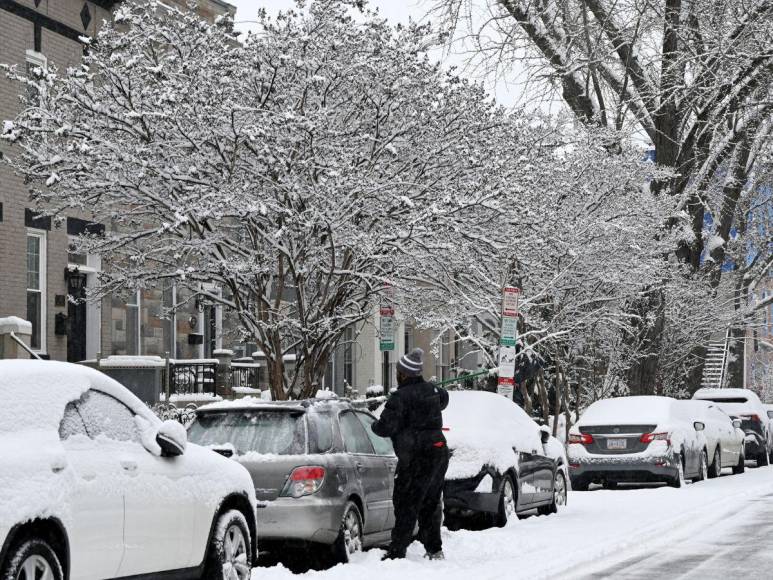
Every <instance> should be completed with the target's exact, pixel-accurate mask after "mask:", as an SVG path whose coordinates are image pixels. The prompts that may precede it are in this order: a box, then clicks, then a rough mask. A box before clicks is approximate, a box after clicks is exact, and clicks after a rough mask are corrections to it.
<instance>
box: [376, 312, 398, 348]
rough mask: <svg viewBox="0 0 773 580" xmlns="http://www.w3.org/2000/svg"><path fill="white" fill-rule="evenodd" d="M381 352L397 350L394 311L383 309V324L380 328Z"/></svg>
mask: <svg viewBox="0 0 773 580" xmlns="http://www.w3.org/2000/svg"><path fill="white" fill-rule="evenodd" d="M379 335H380V341H379V348H380V350H382V351H384V350H394V349H395V318H394V310H391V309H384V308H382V309H381V324H380V326H379Z"/></svg>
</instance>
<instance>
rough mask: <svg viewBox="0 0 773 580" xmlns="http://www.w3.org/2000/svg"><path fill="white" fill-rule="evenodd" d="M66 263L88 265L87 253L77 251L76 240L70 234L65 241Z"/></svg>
mask: <svg viewBox="0 0 773 580" xmlns="http://www.w3.org/2000/svg"><path fill="white" fill-rule="evenodd" d="M67 263H68V264H73V265H75V266H87V265H88V255H87V254H81V253H79V252H78V241H77V239H76V238H75V237H74V236H70V237H69V239H68V242H67Z"/></svg>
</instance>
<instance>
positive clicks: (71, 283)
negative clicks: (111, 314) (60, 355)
mask: <svg viewBox="0 0 773 580" xmlns="http://www.w3.org/2000/svg"><path fill="white" fill-rule="evenodd" d="M67 293H68V294H69V296H68V300H67V362H80V361H82V360H86V300H85V298H86V275H85V274H72V273H70V274H69V276H68V278H67Z"/></svg>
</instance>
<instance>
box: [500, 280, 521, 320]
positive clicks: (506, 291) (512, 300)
mask: <svg viewBox="0 0 773 580" xmlns="http://www.w3.org/2000/svg"><path fill="white" fill-rule="evenodd" d="M520 295H521V289H520V288H514V287H512V286H505V287H504V288H503V290H502V317H503V318H505V317H510V318H517V317H518V298H519V296H520Z"/></svg>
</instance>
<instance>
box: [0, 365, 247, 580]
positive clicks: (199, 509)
mask: <svg viewBox="0 0 773 580" xmlns="http://www.w3.org/2000/svg"><path fill="white" fill-rule="evenodd" d="M0 400H2V401H3V403H2V405H0V465H2V469H1V470H0V481H1V482H2V484H1V485H0V578H4V579H5V578H11V579H13V580H32V579H33V578H34V579H35V580H37V579H40V578H46V579H49V580H61V579H63V578H72V579H74V580H75V579H78V580H80V579H85V580H88V579H94V580H100V579H102V578H115V577H125V576H126V577H128V576H131V577H137V578H139V577H143V578H151V577H153V578H155V577H160V576H161V575H163V576H164V577H167V576H168V577H170V578H171V577H175V578H178V577H179V578H201V577H206V578H213V579H216V578H229V579H230V578H238V579H240V580H245V579H247V578H249V576H250V568H251V565H252V563H253V562H255V559H256V557H257V547H256V546H257V543H256V542H257V527H256V513H255V512H256V501H255V491H254V488H253V486H252V481H251V479H250V477H249V474H248V473H247V471H246V470H245V469H244V468H243V467H241V466H239V465H237V464H235V463H234V462H232V461H228V460H226V459H225V458H223V457H220V456H218V455H216V454H215V453H212V452H211V451H208V450H206V449H202V448H200V447H198V446H196V445H189V444H187V443H186V434H185V429H184V428H183V427H182V425H180V424H179V423H176V422H163V423H162V422H161V420H159V419H158V418H157V417H156V416H155V415H154V414H153V413H152V412H151V411H150V409H148V408H147V407H146V406H145V405H144V404H143V403H142V402H141V401H140V400H139V399H138V398H137V397H135V396H134V395H133V394H131V393H130V392H129V391H128V390H127V389H125V388H124V387H123V386H121V385H120V384H118V383H117V382H115V381H114V380H112V379H110V378H109V377H107V376H106V375H104V374H102V373H100V372H99V371H96V370H93V369H89V368H86V367H82V366H78V365H71V364H67V363H59V362H48V361H0Z"/></svg>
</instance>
